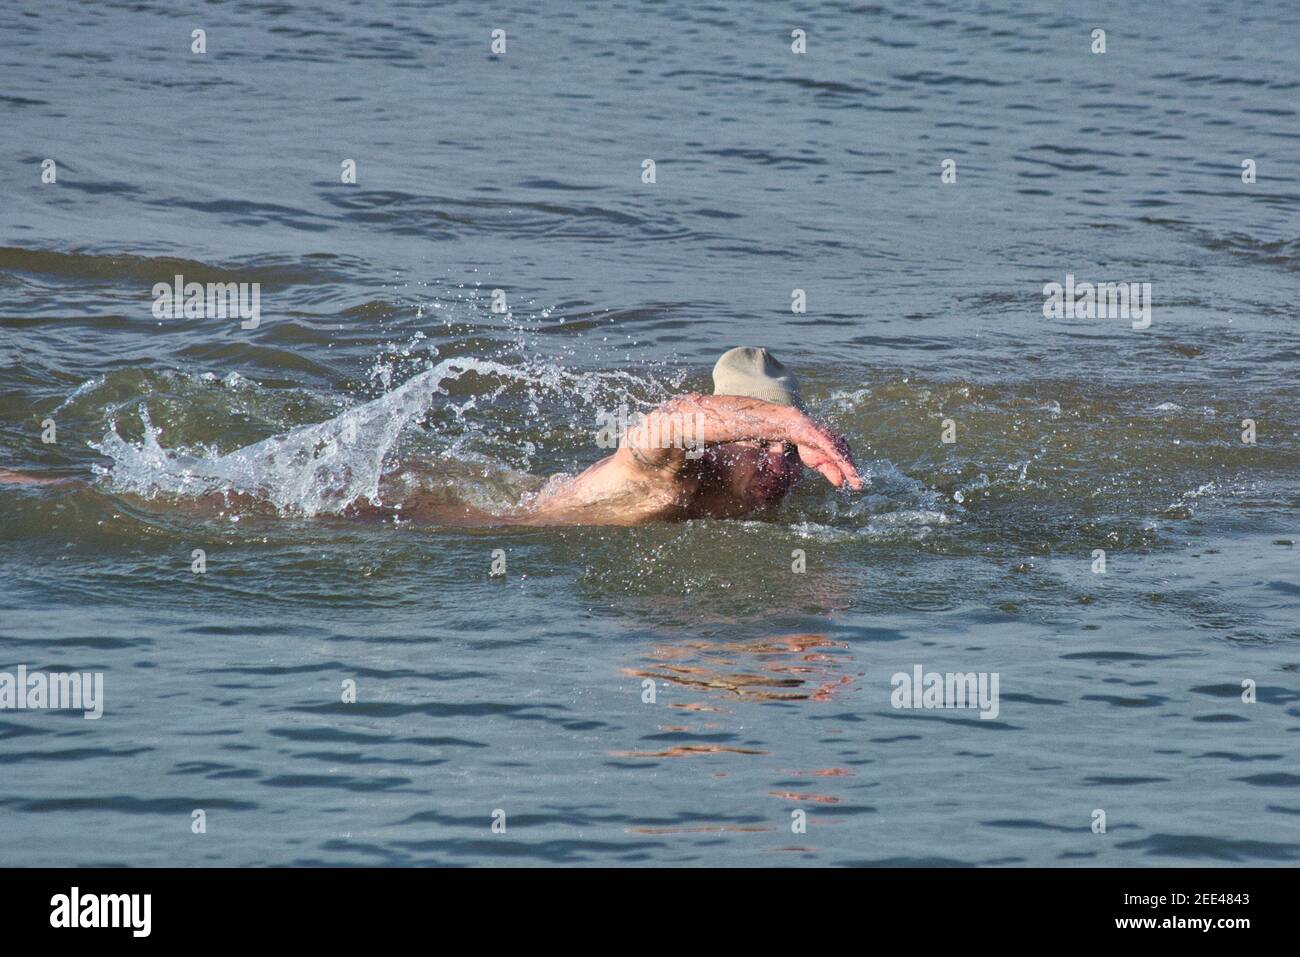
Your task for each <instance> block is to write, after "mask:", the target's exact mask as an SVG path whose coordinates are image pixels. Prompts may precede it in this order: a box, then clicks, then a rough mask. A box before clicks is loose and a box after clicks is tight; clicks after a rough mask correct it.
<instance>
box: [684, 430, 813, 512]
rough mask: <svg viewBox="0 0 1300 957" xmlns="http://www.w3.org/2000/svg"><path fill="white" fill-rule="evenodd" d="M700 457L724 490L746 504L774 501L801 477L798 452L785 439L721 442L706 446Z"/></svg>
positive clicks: (752, 504) (758, 505) (792, 486)
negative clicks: (778, 440) (777, 440)
mask: <svg viewBox="0 0 1300 957" xmlns="http://www.w3.org/2000/svg"><path fill="white" fill-rule="evenodd" d="M704 459H705V462H706V463H707V465H708V467H709V470H710V471H711V472H712V473H713V474H714V475H716V476H717V477H718V478H719V479H720V480H721V484H722V485H723V486H724V487H725V488H726V490H727V492H728V494H729V495H730V496H731V497H732V498H733V499H735V500H736V501H738V502H742V503H744V505H745V506H746V507H749V508H762V507H765V506H769V505H776V504H778V503H779V502H780V501H781V499H783V498H784V497H785V494H786V492H788V491H790V489H792V488H794V486H795V484H796V483H797V482H798V481H799V479H800V478H802V477H803V463H802V462H800V461H799V453H798V451H797V450H796V449H795V447H794V446H793V445H791V444H790V443H788V442H767V441H754V440H746V441H743V442H723V443H720V444H718V445H711V446H709V447H708V448H706V449H705V450H704Z"/></svg>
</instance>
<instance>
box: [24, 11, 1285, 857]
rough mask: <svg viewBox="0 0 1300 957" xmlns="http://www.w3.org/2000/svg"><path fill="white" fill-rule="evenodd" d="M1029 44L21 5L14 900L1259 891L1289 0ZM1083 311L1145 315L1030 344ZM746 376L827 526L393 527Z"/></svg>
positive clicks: (691, 18)
mask: <svg viewBox="0 0 1300 957" xmlns="http://www.w3.org/2000/svg"><path fill="white" fill-rule="evenodd" d="M1054 6H1055V5H1032V4H1004V3H952V4H939V3H916V4H899V5H896V6H879V5H851V4H843V3H816V4H811V5H804V6H802V7H801V8H800V9H799V11H797V12H790V11H787V10H784V9H778V8H776V7H772V8H771V9H768V8H767V7H764V6H755V7H754V8H753V9H750V8H749V5H744V4H737V3H730V2H722V3H713V4H709V5H706V6H703V7H701V6H698V5H693V4H681V3H676V2H670V3H660V4H631V3H616V4H604V3H602V4H589V5H576V4H570V5H564V7H563V9H560V8H559V7H556V6H553V5H550V4H546V5H542V6H541V7H538V6H537V5H518V6H514V7H505V6H501V5H495V6H494V7H493V9H492V10H491V11H486V10H484V9H483V8H482V7H481V5H479V4H470V3H461V4H441V5H438V6H437V7H436V8H434V7H431V6H430V5H427V4H423V3H380V4H361V5H356V4H345V3H341V2H322V3H292V2H286V3H275V4H265V3H254V2H247V3H222V4H212V5H206V6H203V5H200V6H196V8H195V9H193V10H189V11H185V12H183V13H182V12H178V11H177V10H175V9H174V8H173V5H171V4H163V3H149V2H133V3H112V2H106V3H97V4H94V5H88V4H80V3H63V2H53V3H46V4H42V5H40V6H39V7H37V6H32V7H30V8H29V9H24V8H22V7H19V6H16V5H10V6H7V7H6V8H5V9H4V11H3V12H0V67H2V68H3V72H4V76H5V80H6V82H5V84H4V89H3V91H0V117H2V118H3V121H4V126H5V131H6V135H5V137H4V145H3V147H2V148H0V160H2V161H3V164H4V177H3V185H2V186H0V190H2V191H3V192H2V194H0V195H2V199H3V202H2V203H0V228H2V231H0V468H4V469H18V470H23V471H26V472H30V473H35V474H39V475H41V476H43V477H47V478H54V477H70V478H74V479H77V480H78V481H79V483H80V484H69V485H36V486H22V487H18V486H12V485H0V671H13V670H14V669H15V668H17V667H18V666H19V665H23V666H26V667H27V668H29V669H32V670H44V671H69V670H76V671H102V672H103V673H104V676H105V678H104V682H105V697H106V700H105V712H104V717H103V718H102V719H100V720H99V721H85V720H83V719H82V717H81V715H80V713H69V712H58V711H18V710H6V711H3V712H0V766H2V768H3V773H0V859H2V860H3V863H5V864H11V865H12V864H19V865H35V864H75V863H89V864H136V865H161V864H179V865H204V864H237V865H243V864H452V865H465V864H483V863H496V864H510V865H515V864H545V863H573V864H683V865H699V864H715V865H777V864H801V865H806V864H864V863H884V864H889V863H913V864H915V863H937V864H1035V865H1045V864H1066V865H1085V866H1087V865H1125V866H1141V865H1148V864H1231V863H1249V864H1263V865H1278V864H1286V863H1294V862H1295V861H1296V860H1298V859H1300V767H1298V766H1297V760H1296V754H1297V742H1300V737H1298V736H1297V735H1298V734H1300V680H1298V679H1300V676H1298V675H1297V668H1300V653H1298V652H1297V642H1298V641H1300V623H1298V621H1300V581H1298V579H1297V574H1296V569H1297V561H1296V548H1295V546H1296V539H1297V538H1298V537H1300V535H1298V534H1297V533H1298V532H1300V480H1298V476H1300V376H1298V375H1297V371H1298V369H1300V346H1298V345H1297V325H1296V322H1297V318H1296V290H1297V278H1298V277H1300V236H1298V234H1297V231H1296V230H1297V222H1300V220H1298V219H1297V206H1298V202H1297V201H1298V200H1300V186H1298V185H1297V178H1298V177H1300V160H1298V159H1297V145H1300V122H1298V116H1297V106H1296V103H1297V102H1298V101H1300V70H1298V67H1300V55H1298V54H1297V50H1298V49H1300V46H1298V45H1297V40H1300V13H1298V12H1297V10H1296V8H1295V7H1294V6H1293V5H1291V4H1287V3H1281V2H1277V3H1274V2H1265V3H1259V4H1250V5H1247V6H1240V5H1232V4H1195V5H1193V4H1176V5H1151V6H1150V7H1149V8H1146V7H1143V8H1141V9H1131V10H1130V9H1121V8H1119V7H1115V6H1111V5H1093V4H1086V3H1085V4H1077V5H1073V6H1071V7H1070V8H1069V9H1068V10H1065V9H1051V7H1054ZM1175 8H1176V9H1175ZM1099 27H1100V28H1105V29H1106V31H1107V51H1106V53H1105V54H1102V55H1095V54H1092V53H1090V52H1089V46H1090V44H1091V42H1092V41H1091V39H1090V34H1091V32H1092V31H1093V30H1094V29H1096V28H1099ZM200 28H201V29H204V30H205V31H206V42H207V52H206V53H205V54H194V53H191V50H190V44H191V31H193V30H194V29H200ZM795 28H801V29H804V30H806V31H807V34H808V52H807V54H805V55H795V54H793V53H792V52H791V50H790V43H791V40H790V31H791V30H792V29H795ZM494 29H503V30H505V31H506V35H507V50H506V53H505V54H504V55H501V56H494V55H492V53H491V51H490V49H489V43H490V39H491V32H492V30H494ZM47 158H50V159H53V160H54V161H55V162H56V164H57V180H56V182H54V183H42V182H41V171H42V161H43V160H45V159H47ZM647 158H651V159H654V160H655V163H656V177H655V179H656V181H655V182H654V183H652V184H650V183H643V182H642V162H643V160H645V159H647ZM348 159H350V160H354V161H355V163H356V168H357V182H356V183H355V184H344V183H342V182H340V171H341V166H340V164H341V163H342V162H343V161H344V160H348ZM945 159H953V160H955V161H956V169H957V180H956V182H955V183H951V184H944V183H942V182H941V179H940V164H941V163H942V161H943V160H945ZM1244 159H1253V160H1254V161H1255V163H1256V168H1257V174H1258V180H1257V182H1255V183H1252V184H1246V183H1243V182H1242V178H1241V164H1242V161H1243V160H1244ZM176 274H182V275H183V276H184V277H185V279H186V280H189V281H199V282H208V281H228V282H248V283H254V282H255V283H260V296H261V299H260V303H261V317H260V318H261V321H260V324H259V325H258V326H257V328H255V329H243V328H241V327H240V324H239V322H238V320H232V319H228V318H174V319H158V318H155V316H154V315H153V313H152V305H153V295H152V293H151V289H152V287H153V285H154V284H155V283H157V282H170V281H171V280H172V277H173V276H175V275H176ZM1067 274H1070V275H1074V276H1075V277H1077V278H1078V279H1079V280H1080V281H1083V280H1088V281H1098V282H1105V281H1111V282H1121V281H1123V282H1128V281H1133V282H1149V283H1151V284H1152V298H1153V302H1154V308H1153V311H1152V317H1151V319H1152V321H1151V325H1150V327H1149V328H1146V329H1141V330H1139V329H1133V328H1132V327H1131V326H1130V324H1129V323H1128V322H1127V321H1121V320H1101V319H1091V320H1090V319H1083V318H1080V319H1072V318H1070V319H1045V318H1044V316H1043V312H1042V305H1043V285H1044V284H1045V283H1049V282H1064V281H1065V277H1066V275H1067ZM495 289H501V290H503V291H504V294H505V302H506V304H507V307H508V311H507V312H505V313H501V312H494V311H493V308H492V306H493V295H492V291H493V290H495ZM793 289H803V290H805V292H806V294H807V302H808V308H807V312H806V313H798V314H796V313H792V312H791V308H790V305H791V291H792V290H793ZM749 344H753V345H766V346H768V347H770V348H771V349H772V350H773V351H775V352H776V353H777V354H778V355H780V357H781V358H782V359H783V360H784V361H785V362H786V363H787V364H789V365H790V366H792V367H793V368H794V369H795V370H796V371H797V372H798V373H799V375H800V376H801V378H802V380H803V383H804V392H805V395H806V396H807V398H808V402H809V406H810V409H811V411H812V412H813V413H814V415H816V416H817V417H819V418H822V419H824V420H826V421H827V422H829V423H830V424H831V425H832V426H833V427H834V428H836V429H837V430H839V431H841V432H843V433H844V434H845V435H846V436H847V437H848V439H849V441H850V443H851V444H852V446H853V448H854V451H855V454H856V456H857V459H858V462H859V464H860V465H861V466H862V468H863V470H864V474H865V475H867V476H868V477H869V479H870V482H869V486H868V488H867V489H866V490H865V491H864V492H863V493H861V494H859V495H846V494H841V493H836V492H834V491H832V490H831V489H829V488H828V487H826V486H825V485H824V484H821V485H819V484H818V483H816V482H813V481H811V480H810V481H808V482H806V483H805V484H804V485H803V486H802V487H801V488H800V489H798V490H797V491H796V493H795V494H794V495H793V496H792V497H791V498H790V499H789V500H788V501H787V502H786V503H785V504H784V505H783V506H782V508H781V510H780V511H779V512H778V513H777V514H776V515H775V516H770V517H765V518H764V519H763V520H761V521H733V522H720V521H701V522H692V523H688V524H685V525H660V526H652V527H642V528H632V529H618V528H565V529H480V530H464V529H460V530H457V529H447V528H440V527H437V526H431V525H429V524H426V523H421V522H418V521H413V520H411V519H410V518H409V517H407V518H403V516H402V514H401V509H400V508H398V507H397V506H399V505H402V504H404V503H416V502H430V501H432V502H435V503H447V502H451V503H466V504H471V505H474V506H476V507H479V508H484V509H488V510H497V509H506V508H509V507H511V506H512V505H514V504H515V503H516V502H518V501H519V500H520V499H521V497H523V496H526V495H528V494H529V493H531V492H534V491H536V490H537V488H538V487H540V485H541V482H542V480H543V479H544V478H545V477H546V476H548V475H551V474H554V473H559V472H568V473H572V472H576V471H580V470H581V469H583V468H585V467H586V466H587V465H589V464H590V463H591V462H593V461H595V460H596V458H597V457H598V456H599V455H600V454H603V453H602V451H601V450H600V449H598V448H597V447H596V444H595V441H594V432H595V427H596V416H597V414H598V413H599V412H602V411H608V410H614V409H617V408H618V407H619V406H626V407H627V408H629V409H633V410H637V409H645V408H648V407H650V406H651V405H652V404H654V403H655V402H657V401H660V400H662V399H663V398H665V397H667V396H670V395H673V394H676V393H678V392H681V391H685V390H687V389H708V388H709V383H708V370H709V368H710V366H711V365H712V362H713V361H714V359H716V357H717V355H718V354H719V353H721V352H722V351H724V350H725V349H727V348H729V347H731V346H734V345H749ZM945 419H951V420H953V422H954V423H955V426H956V429H957V436H956V437H957V441H956V442H955V443H952V444H945V443H943V442H941V441H940V435H941V429H942V423H943V421H944V420H945ZM1245 419H1251V420H1253V422H1254V423H1255V429H1256V433H1257V440H1256V442H1255V443H1254V444H1248V443H1245V442H1243V441H1242V431H1243V429H1244V428H1245V426H1244V425H1243V420H1245ZM46 420H52V421H53V422H54V423H55V425H56V440H55V441H53V442H43V441H42V432H43V430H44V429H45V425H44V423H45V422H46ZM295 430H296V431H295ZM286 435H288V436H289V438H288V439H287V440H285V441H284V442H279V441H277V440H275V437H277V436H286ZM268 440H271V441H268ZM259 443H260V444H259ZM371 498H374V499H376V500H378V501H382V502H383V503H384V508H385V515H384V517H383V518H382V519H378V520H375V519H372V520H369V521H362V520H359V519H358V518H357V517H355V516H354V515H353V514H352V511H353V510H354V508H353V507H354V506H355V505H356V503H357V502H358V501H365V500H368V499H371ZM195 549H202V550H203V551H204V554H205V556H206V563H207V566H206V568H207V570H206V572H205V573H204V574H196V573H194V572H193V571H192V570H191V563H192V556H193V554H194V550H195ZM1097 549H1102V550H1104V551H1105V553H1106V569H1105V572H1104V573H1098V572H1095V571H1094V568H1095V567H1096V561H1095V555H1096V550H1097ZM498 550H499V551H498ZM796 550H801V551H802V554H803V561H804V562H805V563H806V570H805V571H803V572H802V573H796V572H794V571H792V563H795V562H797V561H798V560H799V559H798V557H797V556H796V555H795V553H796ZM494 555H498V556H504V559H505V562H506V573H505V575H503V576H496V577H492V576H490V575H489V570H490V568H491V566H492V563H493V560H494ZM917 665H920V666H922V667H923V668H924V669H925V670H927V671H938V672H989V673H993V672H996V673H997V674H998V675H999V676H1000V707H999V713H998V716H997V718H995V719H992V720H982V719H980V718H979V717H978V715H977V712H975V711H970V710H967V711H957V710H952V711H933V710H911V709H899V708H895V707H893V705H892V704H891V691H892V688H891V676H893V675H894V674H895V673H897V672H908V673H910V672H911V671H912V669H913V668H914V667H915V666H917ZM349 681H351V682H355V687H356V698H357V700H356V701H355V702H345V701H344V700H342V699H343V687H344V683H345V682H349ZM1243 682H1253V686H1254V688H1255V698H1256V700H1255V701H1254V703H1245V702H1243V701H1242V693H1243V691H1242V689H1243ZM647 683H649V684H647ZM647 687H652V688H653V689H654V696H653V697H654V700H653V702H650V701H647V700H645V699H646V698H648V697H649V695H648V694H647V692H646V690H645V689H646V688H647ZM196 809H203V810H204V811H205V812H206V815H207V833H206V834H201V835H200V834H194V833H192V831H191V820H192V814H193V812H194V811H195V810H196ZM498 810H500V811H503V812H504V814H505V820H506V831H505V833H494V832H493V830H492V828H491V825H492V822H493V814H494V812H496V811H498ZM1097 810H1104V812H1105V815H1106V825H1107V826H1106V833H1104V834H1098V833H1094V832H1093V829H1092V824H1093V821H1094V819H1095V812H1096V811H1097ZM798 811H802V812H804V814H805V815H806V820H807V828H806V833H796V832H795V831H794V830H792V822H793V821H794V820H795V816H793V815H794V812H798Z"/></svg>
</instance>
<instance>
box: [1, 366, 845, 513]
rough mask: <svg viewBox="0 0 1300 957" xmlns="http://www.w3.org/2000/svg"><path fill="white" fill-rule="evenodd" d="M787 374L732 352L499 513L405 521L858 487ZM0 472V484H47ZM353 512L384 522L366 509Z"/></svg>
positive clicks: (639, 508)
mask: <svg viewBox="0 0 1300 957" xmlns="http://www.w3.org/2000/svg"><path fill="white" fill-rule="evenodd" d="M802 404H803V403H802V400H801V397H800V393H799V384H798V382H797V380H796V379H795V377H794V375H793V374H792V373H791V372H790V371H789V370H788V369H786V367H785V366H784V365H782V364H781V362H780V361H778V360H777V358H776V357H775V356H774V355H772V354H771V353H770V352H768V351H767V350H766V349H754V348H749V347H744V346H742V347H738V348H735V349H732V350H730V351H729V352H727V353H725V354H724V355H723V356H722V358H720V359H719V360H718V361H717V363H716V364H715V365H714V367H713V394H712V395H702V394H687V395H680V396H677V397H676V398H674V399H670V400H669V401H667V402H665V403H663V404H662V405H660V406H659V407H658V408H656V409H655V410H653V411H652V412H650V413H649V414H647V415H646V416H644V417H643V418H642V419H640V421H638V422H637V423H636V425H635V426H633V427H632V428H630V429H628V430H627V432H626V434H625V435H623V436H622V437H621V443H620V445H619V448H618V450H617V451H616V452H615V453H614V454H613V455H610V456H607V457H605V458H603V459H601V460H600V461H599V462H597V463H596V464H594V465H592V466H591V467H590V468H588V469H587V470H586V471H585V472H583V473H581V474H580V475H577V476H574V477H572V478H564V477H560V478H556V479H552V481H551V482H549V483H548V484H547V486H546V487H545V488H544V489H543V491H542V492H541V493H540V494H538V495H537V496H536V497H535V498H533V499H531V500H530V501H528V502H527V504H525V505H524V506H522V507H521V508H519V509H518V510H516V511H515V512H513V513H512V514H509V515H494V514H491V513H488V512H484V511H481V510H478V509H475V508H472V507H469V506H465V505H453V504H449V503H446V502H440V503H432V502H430V503H427V504H425V503H422V502H421V497H420V496H419V495H416V496H415V497H414V498H413V499H410V500H407V501H406V502H404V503H403V506H402V509H401V515H402V517H403V518H404V519H406V520H413V521H423V522H429V523H433V524H449V525H463V526H489V525H641V524H645V523H648V522H656V521H682V520H685V519H691V518H737V517H740V516H745V515H753V514H760V513H763V512H765V511H770V510H771V509H773V508H775V507H776V506H777V505H779V504H780V502H781V500H782V499H783V498H784V497H785V495H786V493H787V492H789V491H790V490H791V489H792V488H793V487H794V486H795V485H796V484H797V483H798V482H799V480H800V479H801V478H802V477H803V471H804V469H805V468H807V469H812V470H813V471H815V472H818V473H820V474H821V475H822V476H823V477H824V478H825V479H826V481H828V482H830V483H831V485H833V486H835V487H836V488H850V489H853V490H855V491H856V490H860V489H861V488H862V479H861V477H860V476H859V475H858V470H857V468H856V467H855V466H854V464H853V458H852V456H851V455H850V453H849V448H848V445H847V443H846V442H845V441H844V439H843V438H841V437H840V436H838V435H836V434H835V433H833V432H831V431H830V430H829V429H827V428H826V427H825V426H822V425H819V424H818V423H816V422H814V421H813V420H812V419H811V418H809V417H808V415H807V414H806V413H805V412H804V411H803V409H802ZM56 481H58V480H48V479H42V478H38V477H35V476H29V475H23V474H21V473H17V472H5V471H3V470H0V482H9V483H17V484H54V483H55V482H56ZM351 514H354V515H357V516H360V517H377V516H380V515H391V514H392V510H390V509H387V508H377V507H372V506H360V507H357V508H354V509H353V510H352V513H351Z"/></svg>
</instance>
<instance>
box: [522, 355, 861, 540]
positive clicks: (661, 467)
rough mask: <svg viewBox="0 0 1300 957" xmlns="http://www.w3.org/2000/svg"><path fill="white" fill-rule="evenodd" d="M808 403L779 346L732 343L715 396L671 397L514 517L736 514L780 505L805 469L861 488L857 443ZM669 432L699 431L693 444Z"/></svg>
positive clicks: (636, 520)
mask: <svg viewBox="0 0 1300 957" xmlns="http://www.w3.org/2000/svg"><path fill="white" fill-rule="evenodd" d="M801 405H802V402H801V399H800V395H799V384H798V382H797V381H796V380H795V377H794V376H793V375H792V374H791V373H790V372H789V370H787V369H786V367H785V366H783V365H782V364H781V363H780V362H779V361H778V360H777V358H776V357H775V356H774V355H772V354H771V353H770V352H768V351H767V350H766V349H753V348H749V347H743V346H742V347H739V348H736V349H732V350H730V351H729V352H727V353H725V354H724V355H723V356H722V358H720V359H719V360H718V361H717V364H716V365H714V367H713V395H681V396H678V397H677V398H675V399H671V400H669V401H668V402H665V403H664V404H663V405H661V406H659V407H658V408H657V409H655V410H654V411H653V412H651V413H649V414H648V415H647V416H645V417H644V419H642V420H641V421H640V422H638V423H637V425H636V426H635V427H633V428H631V429H629V430H628V431H627V434H626V435H625V436H624V437H623V441H622V444H621V445H620V446H619V449H618V451H617V452H615V453H614V454H613V455H610V456H608V457H607V458H603V459H601V460H600V461H599V462H597V463H596V464H595V465H593V466H591V468H589V469H587V470H586V471H585V472H583V473H582V474H581V475H578V476H576V477H575V478H572V479H569V480H567V481H561V482H559V483H555V482H553V483H552V485H551V486H548V487H547V489H546V490H545V491H543V493H542V494H541V495H540V496H538V498H537V499H536V500H534V501H533V502H531V503H530V504H529V506H528V507H527V509H526V510H525V512H524V514H522V515H519V516H517V517H515V518H513V519H512V522H516V523H520V524H539V525H540V524H546V525H551V524H557V525H558V524H575V525H638V524H641V523H644V522H653V521H672V520H681V519H688V518H734V517H738V516H741V515H748V514H751V513H754V512H759V511H762V510H765V509H770V508H773V507H775V506H776V505H778V504H779V503H780V502H781V499H782V498H784V497H785V494H786V493H787V492H788V491H790V489H791V488H793V487H794V486H795V484H796V483H797V482H798V481H799V479H800V478H801V477H802V475H803V470H804V468H810V469H813V470H815V471H817V472H820V473H821V474H822V475H823V476H825V478H826V480H827V481H828V482H830V483H831V484H832V485H834V486H835V487H836V488H844V487H846V486H847V487H849V488H852V489H854V490H858V489H861V488H862V479H861V478H860V477H859V476H858V470H857V468H856V467H855V466H854V464H853V459H852V457H851V456H850V454H849V448H848V445H847V443H845V441H844V440H843V439H842V438H840V437H839V436H838V435H836V434H835V433H833V432H831V431H830V430H829V429H827V428H825V427H824V426H821V425H818V424H817V423H816V422H814V421H813V420H812V419H810V418H809V417H808V416H807V414H805V413H804V412H803V410H802V408H801ZM664 436H689V438H690V445H691V446H692V447H691V448H687V447H683V446H684V445H685V443H680V444H670V443H666V442H664V441H663V437H664ZM666 445H667V446H668V447H664V446H666Z"/></svg>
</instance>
